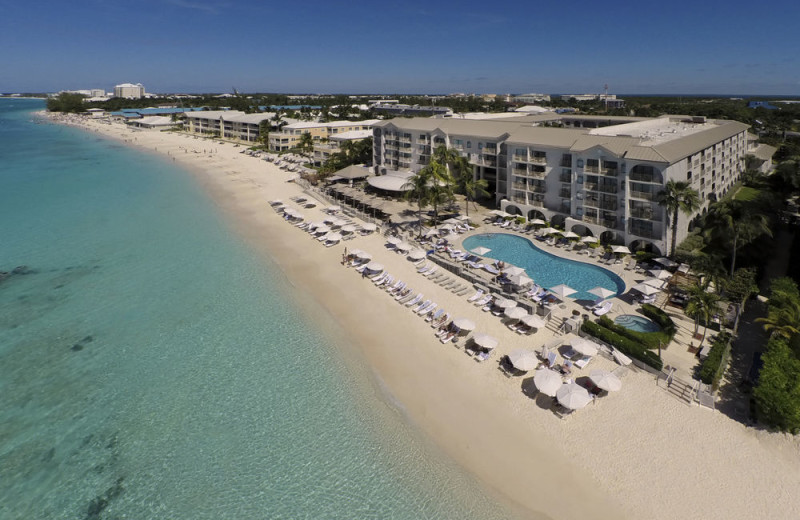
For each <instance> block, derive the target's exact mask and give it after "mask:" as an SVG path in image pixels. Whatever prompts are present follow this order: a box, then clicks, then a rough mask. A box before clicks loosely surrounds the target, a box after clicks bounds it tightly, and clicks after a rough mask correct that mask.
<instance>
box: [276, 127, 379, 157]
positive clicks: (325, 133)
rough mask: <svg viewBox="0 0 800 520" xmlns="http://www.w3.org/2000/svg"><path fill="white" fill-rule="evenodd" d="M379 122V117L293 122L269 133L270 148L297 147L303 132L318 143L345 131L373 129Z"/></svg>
mask: <svg viewBox="0 0 800 520" xmlns="http://www.w3.org/2000/svg"><path fill="white" fill-rule="evenodd" d="M378 122H379V120H378V119H367V120H364V121H330V122H328V123H316V122H312V121H301V122H298V123H292V124H290V125H286V126H284V127H283V128H282V129H281V131H280V132H273V133H270V134H269V149H270V150H271V151H273V152H284V151H287V150H291V149H292V148H297V146H298V145H299V144H300V138H301V137H302V135H303V134H311V138H312V139H313V141H314V144H315V145H317V144H321V143H323V140H330V139H331V138H332V137H334V136H337V135H339V134H344V133H345V132H358V131H362V130H370V131H371V130H372V126H373V125H374V124H375V123H378Z"/></svg>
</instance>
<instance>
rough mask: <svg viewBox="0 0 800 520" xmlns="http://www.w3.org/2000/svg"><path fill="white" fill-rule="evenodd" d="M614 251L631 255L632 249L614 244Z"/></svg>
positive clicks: (612, 250) (612, 249)
mask: <svg viewBox="0 0 800 520" xmlns="http://www.w3.org/2000/svg"><path fill="white" fill-rule="evenodd" d="M611 252H612V253H618V254H622V255H629V254H631V250H630V249H628V248H627V247H625V246H614V247H612V248H611Z"/></svg>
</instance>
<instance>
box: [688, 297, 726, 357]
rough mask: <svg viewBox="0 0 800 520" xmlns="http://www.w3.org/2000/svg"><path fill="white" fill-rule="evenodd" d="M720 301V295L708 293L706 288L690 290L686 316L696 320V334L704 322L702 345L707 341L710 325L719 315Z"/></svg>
mask: <svg viewBox="0 0 800 520" xmlns="http://www.w3.org/2000/svg"><path fill="white" fill-rule="evenodd" d="M719 301H720V297H719V294H717V293H713V292H708V290H706V288H705V287H702V286H700V285H694V286H692V287H691V288H690V289H689V301H688V302H687V304H686V314H687V315H689V316H691V317H693V318H694V320H695V321H694V333H695V334H697V329H698V328H699V326H700V321H701V320H702V321H703V337H702V339H701V340H700V345H702V344H703V342H704V341H705V340H706V333H707V332H708V324H709V322H710V321H711V318H712V317H713V316H714V314H716V313H717V304H718V303H719Z"/></svg>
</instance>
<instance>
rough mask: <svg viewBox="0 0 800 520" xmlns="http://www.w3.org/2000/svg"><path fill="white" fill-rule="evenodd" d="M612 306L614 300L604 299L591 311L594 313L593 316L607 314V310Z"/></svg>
mask: <svg viewBox="0 0 800 520" xmlns="http://www.w3.org/2000/svg"><path fill="white" fill-rule="evenodd" d="M613 306H614V302H611V301H608V300H606V301H604V302H603V303H601V304H600V306H599V307H598V308H596V309H595V310H594V311H592V312H593V313H594V315H595V316H602V315H604V314H608V311H610V310H611V307H613Z"/></svg>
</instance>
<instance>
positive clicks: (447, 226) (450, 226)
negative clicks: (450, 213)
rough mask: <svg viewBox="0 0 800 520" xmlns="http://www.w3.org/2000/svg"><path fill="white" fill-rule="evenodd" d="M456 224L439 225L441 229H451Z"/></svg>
mask: <svg viewBox="0 0 800 520" xmlns="http://www.w3.org/2000/svg"><path fill="white" fill-rule="evenodd" d="M454 227H455V226H454V225H453V224H444V225H443V226H439V230H440V231H450V230H451V229H453V228H454Z"/></svg>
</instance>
